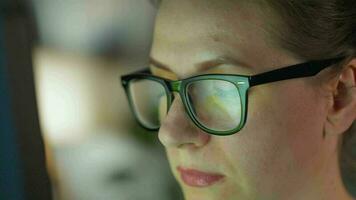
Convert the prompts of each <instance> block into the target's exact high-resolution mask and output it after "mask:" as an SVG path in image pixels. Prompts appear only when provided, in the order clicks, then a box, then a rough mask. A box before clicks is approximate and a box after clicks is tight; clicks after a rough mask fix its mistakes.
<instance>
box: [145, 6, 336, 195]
mask: <svg viewBox="0 0 356 200" xmlns="http://www.w3.org/2000/svg"><path fill="white" fill-rule="evenodd" d="M246 2H247V1H246ZM258 13H259V12H258V10H257V7H256V6H253V5H250V4H249V3H236V1H230V0H219V1H216V0H194V1H191V0H179V1H178V0H165V1H163V2H162V4H161V7H160V10H159V13H158V16H157V22H156V27H155V35H154V42H153V47H152V52H151V57H152V59H153V60H155V62H152V64H151V70H152V72H153V73H154V74H156V75H158V76H161V77H165V78H170V79H182V78H186V77H189V76H193V75H196V74H202V73H232V74H245V75H251V74H257V73H261V72H264V71H268V70H271V69H276V68H280V67H284V66H287V65H292V64H296V63H300V62H303V60H298V59H297V58H295V57H293V56H292V55H291V54H289V53H288V52H287V51H285V50H283V49H281V48H278V47H277V46H276V45H273V42H272V39H271V38H270V37H269V36H268V35H267V33H266V32H265V31H264V30H263V28H262V26H263V25H265V24H267V23H269V20H271V19H268V18H266V17H262V16H261V15H259V14H258ZM157 63H160V64H157ZM214 66H217V67H214ZM316 78H317V77H313V78H301V79H292V80H286V81H280V82H275V83H270V84H266V85H261V86H256V87H253V88H251V89H250V90H249V100H248V101H249V102H248V117H247V123H246V125H245V127H244V128H243V129H242V130H241V131H240V132H238V133H237V134H234V135H231V136H213V135H208V134H206V133H204V132H203V131H202V130H200V129H198V128H197V127H196V126H195V125H194V124H193V123H192V122H191V121H190V119H189V117H188V116H187V115H186V114H185V111H184V108H183V106H182V102H181V100H180V98H179V95H176V98H175V100H174V102H173V104H172V106H171V108H170V111H169V113H168V115H167V116H166V118H165V119H164V121H163V122H162V126H161V128H160V131H159V138H160V140H161V142H162V143H163V145H164V146H165V147H166V150H167V155H168V158H169V161H170V165H171V169H172V171H173V174H174V175H175V177H176V179H177V180H178V182H179V183H180V185H181V187H182V189H183V192H184V195H185V197H186V199H189V200H212V199H214V200H217V199H224V200H230V199H231V200H232V199H234V200H236V199H280V198H281V199H283V197H285V198H284V199H292V198H287V197H289V196H288V195H290V194H298V193H299V194H305V193H307V192H308V188H309V189H310V188H313V190H315V189H317V188H316V187H317V186H318V185H320V184H318V183H319V182H321V181H323V180H322V179H320V178H317V177H318V173H323V170H324V168H323V167H324V163H328V162H329V160H328V159H333V158H334V155H335V154H336V152H335V149H336V146H337V142H336V141H337V140H336V139H335V138H328V137H326V138H323V127H324V122H325V120H326V116H327V109H326V107H327V106H326V105H327V100H326V98H325V96H324V97H323V96H322V95H321V92H320V90H318V89H317V88H316V86H313V81H312V80H315V79H316ZM306 180H308V181H306Z"/></svg>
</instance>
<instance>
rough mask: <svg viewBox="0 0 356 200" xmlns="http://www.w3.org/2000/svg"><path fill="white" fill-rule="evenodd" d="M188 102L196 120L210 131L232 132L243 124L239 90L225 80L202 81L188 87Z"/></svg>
mask: <svg viewBox="0 0 356 200" xmlns="http://www.w3.org/2000/svg"><path fill="white" fill-rule="evenodd" d="M187 93H188V100H189V101H190V104H191V106H192V110H193V112H194V115H195V117H196V119H197V120H198V121H199V123H201V124H202V125H203V126H205V127H206V128H208V129H211V130H214V131H230V130H232V129H235V128H236V127H237V126H238V125H239V124H240V122H241V112H242V109H241V100H240V94H239V91H238V88H237V87H236V86H235V85H234V84H233V83H231V82H228V81H224V80H201V81H195V82H193V83H191V84H189V85H188V88H187Z"/></svg>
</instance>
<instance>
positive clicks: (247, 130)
mask: <svg viewBox="0 0 356 200" xmlns="http://www.w3.org/2000/svg"><path fill="white" fill-rule="evenodd" d="M287 84H288V83H286V85H285V86H282V87H279V88H276V87H273V88H272V87H271V88H268V87H260V88H259V89H256V90H255V91H253V92H252V93H251V94H250V96H249V97H250V98H249V111H248V112H249V113H248V119H247V124H246V126H245V127H244V129H243V130H242V131H241V132H240V133H239V134H238V135H234V136H233V137H234V138H233V139H231V140H226V141H224V144H223V145H224V146H225V147H227V148H228V149H226V152H227V154H229V156H230V157H231V159H230V160H231V161H232V162H235V164H234V165H236V166H239V168H243V171H245V172H246V174H248V175H246V176H248V177H249V178H250V177H252V179H256V180H253V181H255V182H261V181H260V180H264V181H267V182H268V181H270V182H271V181H273V182H276V181H275V180H276V179H278V178H280V179H285V178H286V177H288V176H293V174H296V175H295V176H296V177H294V178H298V177H297V176H300V175H301V174H305V175H307V174H310V173H312V171H314V168H315V166H317V165H314V163H313V162H317V160H318V158H317V157H318V156H319V153H320V150H321V142H322V113H323V110H322V107H321V106H320V105H319V102H318V99H317V97H316V95H315V94H314V92H313V91H311V90H310V91H306V90H305V89H300V88H304V87H301V86H300V87H294V89H291V88H290V87H289V86H288V85H287ZM290 91H293V92H290ZM257 94H258V95H257ZM281 94H283V95H281ZM228 152H237V154H238V155H237V154H231V153H228ZM237 162H238V163H237ZM261 176H264V177H265V178H263V179H261V178H260V177H261Z"/></svg>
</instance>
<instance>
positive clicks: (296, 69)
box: [121, 57, 345, 136]
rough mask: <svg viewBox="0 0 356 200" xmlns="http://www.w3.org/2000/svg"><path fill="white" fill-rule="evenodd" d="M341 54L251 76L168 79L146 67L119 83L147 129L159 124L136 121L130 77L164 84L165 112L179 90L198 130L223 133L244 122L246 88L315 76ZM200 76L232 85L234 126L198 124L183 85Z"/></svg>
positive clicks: (227, 133) (242, 124) (214, 75)
mask: <svg viewBox="0 0 356 200" xmlns="http://www.w3.org/2000/svg"><path fill="white" fill-rule="evenodd" d="M344 58H345V57H338V58H332V59H325V60H314V61H309V62H304V63H300V64H295V65H291V66H286V67H283V68H279V69H276V70H272V71H268V72H264V73H261V74H256V75H252V76H246V75H240V74H203V75H197V76H193V77H190V78H186V79H182V80H168V79H165V78H161V77H158V76H155V75H152V74H151V73H150V70H149V69H148V68H146V69H144V70H141V71H138V72H134V73H132V74H128V75H124V76H121V83H122V86H123V87H124V89H125V92H126V96H127V98H128V101H129V104H130V107H131V110H132V112H133V113H134V115H135V118H136V120H137V121H138V123H139V124H140V125H141V126H142V127H143V128H145V129H147V130H150V131H158V129H159V128H160V127H155V128H151V127H146V126H145V125H144V124H143V123H141V122H140V120H139V118H138V115H137V113H136V112H135V109H134V107H133V106H134V105H133V101H132V97H131V94H130V90H129V85H130V82H131V81H133V80H137V79H148V80H152V81H156V82H158V83H160V84H162V86H164V88H165V90H166V93H167V101H168V102H167V105H168V109H167V112H168V110H169V108H170V106H171V104H172V102H173V99H174V95H173V92H177V93H179V95H180V97H181V99H182V102H183V104H184V108H185V111H186V113H187V114H188V116H189V118H190V119H191V120H192V121H193V123H194V124H195V125H196V126H197V127H199V128H200V129H201V130H203V131H205V132H206V133H208V134H212V135H218V136H227V135H232V134H235V133H237V132H239V131H240V130H241V129H242V128H243V127H244V126H245V124H246V119H247V110H248V90H249V88H251V87H254V86H257V85H262V84H266V83H272V82H277V81H282V80H288V79H294V78H303V77H311V76H315V75H317V74H318V73H319V72H320V71H322V70H323V69H325V68H327V67H330V66H332V65H334V64H336V63H339V62H341V61H342V60H343V59H344ZM201 80H223V81H228V82H230V83H232V84H234V85H235V86H236V88H237V90H238V92H239V95H240V98H241V99H240V102H241V108H242V110H241V120H240V123H239V124H238V125H237V126H236V127H235V128H234V129H232V130H227V131H217V130H211V129H209V128H207V127H205V126H204V125H202V124H201V123H200V122H199V121H198V120H197V118H196V117H195V114H194V112H193V108H192V105H190V103H189V101H188V94H187V86H188V85H189V84H190V83H192V82H195V81H201Z"/></svg>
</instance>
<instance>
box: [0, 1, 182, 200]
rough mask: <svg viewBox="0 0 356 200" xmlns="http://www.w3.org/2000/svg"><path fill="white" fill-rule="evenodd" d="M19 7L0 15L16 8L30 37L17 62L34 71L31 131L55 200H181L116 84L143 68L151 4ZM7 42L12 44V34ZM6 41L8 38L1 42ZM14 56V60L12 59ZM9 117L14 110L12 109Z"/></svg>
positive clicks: (161, 156) (151, 138)
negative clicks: (39, 138)
mask: <svg viewBox="0 0 356 200" xmlns="http://www.w3.org/2000/svg"><path fill="white" fill-rule="evenodd" d="M1 1H3V0H1ZM4 1H5V0H4ZM16 2H17V3H13V2H12V1H7V3H6V5H5V6H3V8H4V9H2V10H1V12H2V13H5V14H6V13H8V11H9V9H14V10H15V13H22V14H21V17H20V19H21V20H20V22H19V24H22V26H24V27H23V29H21V30H22V31H23V30H26V31H25V32H26V34H27V38H28V40H26V42H27V43H26V45H27V46H29V51H28V52H24V54H26V53H29V54H30V58H29V60H30V63H27V64H26V66H25V65H21V66H20V65H19V66H18V68H19V70H18V71H19V72H18V74H22V75H23V76H26V75H24V71H22V72H21V70H23V68H28V69H32V72H31V73H32V75H33V92H32V93H33V95H34V97H33V99H34V103H33V104H32V105H33V107H35V108H37V109H36V111H34V112H33V113H35V112H37V113H35V114H34V115H36V116H38V117H37V118H36V119H35V121H36V120H37V121H38V124H39V127H38V129H36V130H37V131H34V132H40V133H41V136H42V138H43V145H42V146H44V149H45V157H46V163H45V165H46V167H47V169H48V176H49V179H50V182H51V188H50V190H51V194H52V198H53V199H58V200H91V199H93V200H98V199H100V200H111V199H115V200H180V199H183V198H182V195H181V193H180V192H179V188H178V186H177V183H176V182H175V180H174V178H173V176H172V174H171V173H170V170H169V165H168V162H167V160H166V157H165V153H164V149H163V147H162V146H161V145H160V144H159V142H158V138H157V135H156V134H155V133H152V132H146V131H144V130H143V129H141V128H140V127H138V126H137V124H136V123H135V122H134V120H133V117H132V115H131V112H130V111H129V108H128V104H127V101H126V97H125V96H124V92H123V89H122V88H121V84H120V82H119V77H120V75H123V74H125V73H129V72H132V71H135V70H136V69H140V68H143V67H145V66H147V63H148V55H149V50H150V45H151V41H152V31H153V23H154V18H155V14H156V10H157V6H156V3H157V2H155V1H154V0H151V1H150V0H27V1H26V0H24V1H21V0H16ZM9 5H10V6H9ZM12 18H13V15H12V14H8V15H6V17H5V18H4V19H5V20H4V21H7V23H9V24H10V23H11V22H13V20H12ZM7 29H8V28H7V27H5V28H4V30H7ZM0 30H2V29H0ZM21 30H18V32H21ZM19 34H23V33H22V32H21V33H19ZM8 37H9V38H13V40H14V44H18V43H16V42H15V41H16V40H17V41H18V39H17V38H16V36H15V35H13V34H9V36H8ZM4 41H9V40H8V39H7V38H5V37H4ZM19 48H21V46H20V45H19ZM15 54H16V52H15ZM17 54H19V53H17ZM4 55H6V53H5V54H4ZM17 59H19V57H17V58H16V56H15V58H14V59H13V60H15V61H16V60H17ZM8 60H11V59H8ZM9 63H10V62H8V63H7V65H6V64H5V65H4V66H5V69H6V67H8V65H9ZM11 67H12V66H11ZM8 69H10V67H8ZM8 71H11V70H8ZM30 71H31V70H30ZM4 73H5V72H4ZM4 73H3V75H4ZM9 74H10V75H9V77H7V78H8V79H11V77H12V76H14V77H17V78H14V79H17V80H16V81H18V80H19V76H18V75H17V74H16V75H15V73H14V75H11V73H9ZM5 78H6V77H5ZM4 80H5V79H4ZM14 81H15V80H14ZM9 84H10V85H11V82H10V83H9ZM24 84H25V83H24ZM0 89H1V88H0ZM11 91H16V89H14V88H11V87H10V86H9V93H10V95H9V96H10V97H12V98H19V97H18V94H15V93H16V92H12V95H11ZM31 91H32V90H31ZM28 93H29V92H27V93H26V94H28ZM3 94H5V93H3ZM25 98H27V96H26V97H25ZM21 99H24V98H21ZM18 104H19V105H23V103H20V102H19V103H18ZM25 104H26V103H25ZM13 107H16V106H13ZM10 112H11V110H10ZM12 112H13V113H16V108H14V109H13V110H12ZM34 115H32V116H34ZM4 118H5V117H4ZM14 118H16V114H15V117H14ZM37 121H36V122H37ZM33 122H34V121H33V120H32V122H31V123H33ZM36 122H35V123H36ZM2 123H3V124H5V123H4V121H3V122H2ZM15 128H16V124H15ZM4 130H5V129H4ZM15 132H16V131H15ZM17 137H20V138H22V136H21V135H20V136H19V135H18V136H17ZM15 139H16V138H15ZM17 140H19V138H17ZM21 140H22V139H21ZM37 147H39V146H37ZM37 147H36V148H37ZM7 151H8V150H7ZM22 151H23V150H22ZM27 154H31V150H29V151H27V152H25V153H24V152H22V154H21V152H20V153H19V157H20V158H21V157H25V156H26V155H27ZM37 155H38V154H37ZM34 156H35V155H34V154H32V158H35V157H34ZM5 161H7V160H5V159H3V160H2V163H6V162H5ZM19 171H21V169H20V170H19ZM20 174H21V173H20ZM0 179H1V177H0ZM19 180H20V179H19ZM0 182H1V181H0ZM24 185H25V188H26V183H24ZM4 187H5V186H3V187H2V188H4ZM0 189H1V184H0ZM0 193H1V192H0ZM24 196H25V197H26V196H27V195H26V194H25V195H24ZM8 197H9V196H4V197H3V198H4V199H9V198H8ZM3 198H1V195H0V199H3ZM46 198H47V197H40V198H37V199H46ZM11 199H12V198H11ZM18 199H21V197H18ZM24 199H31V198H24ZM33 199H35V198H33Z"/></svg>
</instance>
